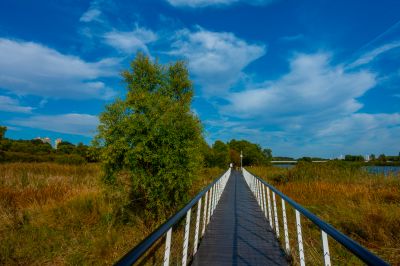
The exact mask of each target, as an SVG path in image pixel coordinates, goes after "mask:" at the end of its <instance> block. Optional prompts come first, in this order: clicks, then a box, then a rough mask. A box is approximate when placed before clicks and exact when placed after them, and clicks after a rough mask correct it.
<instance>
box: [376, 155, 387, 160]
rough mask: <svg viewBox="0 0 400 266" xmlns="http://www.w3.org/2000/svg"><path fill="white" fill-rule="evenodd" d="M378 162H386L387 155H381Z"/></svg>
mask: <svg viewBox="0 0 400 266" xmlns="http://www.w3.org/2000/svg"><path fill="white" fill-rule="evenodd" d="M378 161H380V162H386V155H385V154H381V155H379V157H378Z"/></svg>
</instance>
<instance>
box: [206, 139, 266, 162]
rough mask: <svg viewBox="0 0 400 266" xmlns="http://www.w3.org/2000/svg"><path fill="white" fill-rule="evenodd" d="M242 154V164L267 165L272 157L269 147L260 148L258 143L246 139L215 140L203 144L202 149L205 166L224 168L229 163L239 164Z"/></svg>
mask: <svg viewBox="0 0 400 266" xmlns="http://www.w3.org/2000/svg"><path fill="white" fill-rule="evenodd" d="M241 152H242V154H243V166H249V165H268V164H269V163H270V161H271V159H272V150H271V149H262V148H261V146H260V145H258V144H255V143H251V142H249V141H247V140H235V139H233V140H231V141H229V142H227V143H224V142H223V141H220V140H217V141H215V142H214V144H213V145H212V146H211V147H210V146H208V145H207V144H205V148H204V149H203V157H204V164H205V166H206V167H220V168H222V169H225V168H227V167H228V165H229V164H230V163H233V164H234V166H240V163H241V162H240V153H241Z"/></svg>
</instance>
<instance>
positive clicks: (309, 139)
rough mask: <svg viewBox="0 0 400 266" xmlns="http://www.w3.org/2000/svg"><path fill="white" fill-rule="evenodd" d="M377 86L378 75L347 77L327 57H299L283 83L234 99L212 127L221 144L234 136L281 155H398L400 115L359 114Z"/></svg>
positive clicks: (270, 83) (359, 73) (253, 89)
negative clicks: (391, 153) (385, 153)
mask: <svg viewBox="0 0 400 266" xmlns="http://www.w3.org/2000/svg"><path fill="white" fill-rule="evenodd" d="M376 83H377V78H376V75H375V74H374V73H371V72H369V71H366V70H358V71H346V70H345V68H344V66H343V65H332V64H331V61H330V56H329V55H328V54H325V53H317V54H297V55H296V56H294V57H293V58H292V59H291V60H290V70H289V72H288V73H287V74H286V75H284V76H282V77H281V78H279V79H277V80H274V81H266V82H264V83H263V84H260V85H259V86H257V87H251V88H247V89H246V90H244V91H241V92H236V93H231V94H230V95H229V96H228V97H227V100H228V101H229V104H227V105H225V106H221V107H220V110H219V112H220V114H221V115H222V116H223V119H222V120H221V121H220V122H218V123H214V125H211V126H212V127H213V128H214V131H216V132H217V134H219V137H221V138H232V134H235V137H243V138H248V139H252V140H253V141H255V142H258V143H260V144H262V145H263V146H268V147H271V148H272V149H273V150H274V152H275V154H280V155H285V154H286V155H294V156H305V155H310V156H311V155H312V156H326V157H331V156H336V155H340V154H345V153H364V152H375V153H378V152H382V151H385V152H393V150H394V149H395V142H396V141H398V140H396V137H395V136H396V134H397V135H398V134H399V133H400V116H399V114H398V113H396V114H365V113H359V112H360V110H361V108H362V107H363V104H362V103H361V102H360V101H359V100H358V98H359V97H361V96H362V95H364V94H365V93H366V92H367V91H368V90H370V89H372V88H373V87H375V85H376ZM218 124H219V125H218ZM236 128H238V129H240V132H235V129H236ZM396 148H397V147H396Z"/></svg>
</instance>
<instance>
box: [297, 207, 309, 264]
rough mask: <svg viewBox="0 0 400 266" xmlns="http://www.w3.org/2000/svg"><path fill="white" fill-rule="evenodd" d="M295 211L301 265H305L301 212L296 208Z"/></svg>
mask: <svg viewBox="0 0 400 266" xmlns="http://www.w3.org/2000/svg"><path fill="white" fill-rule="evenodd" d="M295 212H296V227H297V242H298V243H299V257H300V265H301V266H305V265H306V261H305V259H304V247H303V236H302V234H301V222H300V212H299V211H298V210H295Z"/></svg>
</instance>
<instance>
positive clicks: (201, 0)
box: [167, 0, 275, 8]
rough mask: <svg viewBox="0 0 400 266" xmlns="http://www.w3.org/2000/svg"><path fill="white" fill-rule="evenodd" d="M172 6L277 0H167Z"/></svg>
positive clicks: (261, 2) (201, 5)
mask: <svg viewBox="0 0 400 266" xmlns="http://www.w3.org/2000/svg"><path fill="white" fill-rule="evenodd" d="M167 1H168V3H170V4H171V5H172V6H176V7H192V8H195V7H206V6H228V5H232V4H235V3H239V2H243V3H245V4H249V5H267V4H270V3H272V2H274V1H275V0H247V1H243V0H167Z"/></svg>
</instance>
